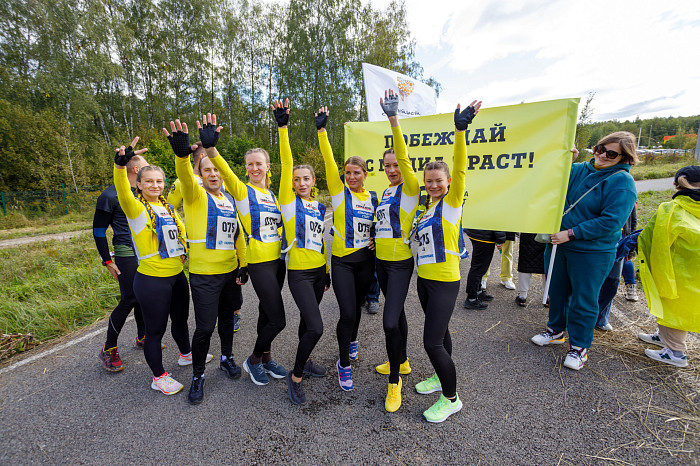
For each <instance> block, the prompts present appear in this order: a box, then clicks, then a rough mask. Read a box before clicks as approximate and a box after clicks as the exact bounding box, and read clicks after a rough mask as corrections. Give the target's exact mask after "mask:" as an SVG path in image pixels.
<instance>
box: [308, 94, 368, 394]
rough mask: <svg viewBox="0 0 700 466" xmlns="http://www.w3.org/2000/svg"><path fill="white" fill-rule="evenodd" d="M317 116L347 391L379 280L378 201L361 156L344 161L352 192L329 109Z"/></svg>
mask: <svg viewBox="0 0 700 466" xmlns="http://www.w3.org/2000/svg"><path fill="white" fill-rule="evenodd" d="M315 117H316V129H317V130H318V141H319V145H320V147H321V154H323V161H324V162H325V166H326V180H327V182H328V190H329V191H330V194H331V201H332V203H333V233H334V234H333V246H332V248H331V252H332V257H331V274H332V276H333V291H334V292H335V296H336V298H337V299H338V308H339V309H340V319H339V320H338V325H337V326H336V335H337V337H338V350H339V355H340V357H339V359H338V363H337V364H336V369H337V370H338V382H339V383H340V388H341V389H343V390H345V391H348V390H352V389H353V383H352V369H351V368H350V361H354V360H356V359H357V358H358V348H357V346H358V345H357V332H358V329H359V326H360V317H361V316H362V312H361V307H360V305H361V303H362V299H363V298H364V296H365V295H366V294H367V290H368V289H369V285H370V283H371V281H372V279H373V277H374V261H375V258H374V252H373V251H372V250H371V249H370V247H371V240H372V238H371V236H372V235H371V233H372V229H373V227H372V226H373V222H374V211H375V209H376V208H377V204H378V202H377V197H376V194H374V193H373V192H372V193H370V191H367V190H366V189H365V188H364V183H365V178H366V177H367V167H366V165H365V161H364V160H363V159H362V158H361V157H350V158H349V159H348V160H347V161H346V162H345V165H344V167H343V171H344V174H345V181H346V183H347V184H348V187H347V188H346V187H345V186H344V185H343V182H342V181H341V179H340V174H339V173H338V165H336V163H335V159H334V158H333V150H332V149H331V144H330V143H329V142H328V133H327V132H326V123H327V122H328V108H327V107H322V108H320V109H319V111H318V113H317V114H316V115H315Z"/></svg>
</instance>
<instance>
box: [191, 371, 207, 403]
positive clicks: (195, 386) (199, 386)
mask: <svg viewBox="0 0 700 466" xmlns="http://www.w3.org/2000/svg"><path fill="white" fill-rule="evenodd" d="M202 400H204V376H203V375H201V376H199V377H192V386H191V387H190V393H189V394H188V395H187V402H188V403H189V404H191V405H198V404H199V403H201V402H202Z"/></svg>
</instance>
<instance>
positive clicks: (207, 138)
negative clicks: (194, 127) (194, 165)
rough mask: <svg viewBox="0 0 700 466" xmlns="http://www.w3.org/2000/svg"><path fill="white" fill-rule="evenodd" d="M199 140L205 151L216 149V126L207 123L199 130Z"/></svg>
mask: <svg viewBox="0 0 700 466" xmlns="http://www.w3.org/2000/svg"><path fill="white" fill-rule="evenodd" d="M199 140H200V141H202V145H203V146H204V148H205V149H207V148H209V147H216V143H217V142H219V132H218V131H217V130H216V126H214V125H213V124H211V123H207V124H206V125H204V126H202V127H201V128H199ZM171 144H172V143H171Z"/></svg>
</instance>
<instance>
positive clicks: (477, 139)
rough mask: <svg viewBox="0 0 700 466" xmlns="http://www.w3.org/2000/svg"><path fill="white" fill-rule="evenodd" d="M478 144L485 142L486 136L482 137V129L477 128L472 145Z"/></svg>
mask: <svg viewBox="0 0 700 466" xmlns="http://www.w3.org/2000/svg"><path fill="white" fill-rule="evenodd" d="M479 142H486V136H484V128H477V129H476V130H475V134H474V139H472V143H474V144H477V143H479Z"/></svg>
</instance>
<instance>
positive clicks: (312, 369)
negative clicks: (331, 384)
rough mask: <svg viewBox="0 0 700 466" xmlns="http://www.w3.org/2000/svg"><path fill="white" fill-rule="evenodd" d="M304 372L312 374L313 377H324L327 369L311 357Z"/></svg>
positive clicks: (305, 365)
mask: <svg viewBox="0 0 700 466" xmlns="http://www.w3.org/2000/svg"><path fill="white" fill-rule="evenodd" d="M304 374H306V375H310V376H311V377H324V376H325V375H326V369H325V368H324V367H323V366H319V365H318V364H316V363H315V362H313V361H312V360H311V359H309V360H308V361H306V364H304Z"/></svg>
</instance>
